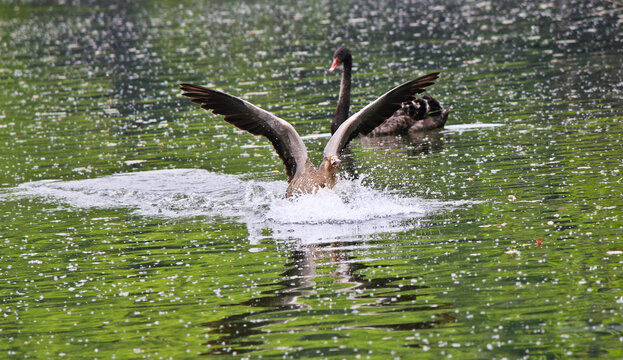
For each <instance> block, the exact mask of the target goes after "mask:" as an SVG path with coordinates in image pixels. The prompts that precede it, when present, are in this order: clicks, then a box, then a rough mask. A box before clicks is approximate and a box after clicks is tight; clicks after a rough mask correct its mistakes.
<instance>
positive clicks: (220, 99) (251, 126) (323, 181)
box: [180, 73, 439, 197]
mask: <svg viewBox="0 0 623 360" xmlns="http://www.w3.org/2000/svg"><path fill="white" fill-rule="evenodd" d="M438 77H439V73H432V74H428V75H424V76H422V77H419V78H417V79H415V80H411V81H409V82H406V83H404V84H402V85H399V86H397V87H395V88H394V89H392V90H390V91H388V92H387V93H385V94H384V95H383V96H381V97H379V98H378V99H376V100H374V101H373V102H371V103H370V104H368V105H367V106H366V107H364V108H363V109H361V110H360V111H359V112H357V113H356V114H354V115H352V116H351V117H349V118H348V119H345V121H343V123H342V124H341V125H340V126H339V128H337V129H336V131H335V134H333V136H331V138H330V139H329V142H328V143H327V145H326V146H325V148H324V153H323V160H322V163H321V164H320V166H319V167H318V169H316V167H315V166H314V165H313V164H312V163H311V161H310V160H309V158H308V157H307V148H306V147H305V144H303V140H302V139H301V137H300V136H299V134H298V133H297V132H296V130H294V127H292V125H290V124H289V123H288V122H286V121H285V120H282V119H280V118H278V117H277V116H275V115H273V114H271V113H269V112H268V111H265V110H262V109H260V108H259V107H257V106H255V105H253V104H251V103H249V102H247V101H245V100H242V99H240V98H237V97H235V96H232V95H229V94H226V93H224V92H221V91H217V90H212V89H209V88H206V87H203V86H199V85H192V84H180V89H182V91H184V93H182V95H184V96H187V97H189V98H191V101H192V102H194V103H196V104H199V105H201V107H202V108H203V109H205V110H206V111H207V110H212V112H213V113H214V114H219V115H224V116H225V119H224V120H225V121H227V122H228V123H230V124H232V125H234V126H236V127H238V128H240V129H242V130H246V131H248V132H250V133H251V134H253V135H263V136H265V137H266V138H267V139H268V140H270V142H271V143H272V144H273V147H274V148H275V150H276V151H277V154H278V155H279V157H280V158H281V160H282V161H283V163H284V165H285V167H286V175H287V176H288V189H287V191H286V197H290V196H292V195H296V194H299V193H314V192H315V191H316V190H317V189H318V188H321V187H328V188H332V187H333V186H334V185H335V183H336V181H337V180H338V176H337V172H338V169H339V166H340V154H341V152H342V150H343V149H344V148H345V147H346V145H348V143H349V142H350V140H352V139H353V138H354V137H355V136H357V135H358V134H360V133H361V134H364V135H366V134H369V133H370V132H371V131H372V130H374V129H375V128H376V127H377V126H379V125H380V124H382V123H383V122H384V121H385V120H386V119H387V118H388V117H390V116H391V115H392V114H393V113H394V112H396V110H398V109H399V108H400V106H401V104H402V103H403V102H405V101H410V100H413V99H414V98H415V96H416V94H419V93H422V92H423V91H424V90H425V88H426V87H427V86H431V85H433V84H434V81H435V80H436V79H437V78H438Z"/></svg>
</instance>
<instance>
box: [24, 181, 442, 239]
mask: <svg viewBox="0 0 623 360" xmlns="http://www.w3.org/2000/svg"><path fill="white" fill-rule="evenodd" d="M286 187H287V184H286V183H285V182H283V181H275V182H256V181H244V180H242V179H240V178H239V177H237V176H234V175H223V174H216V173H212V172H209V171H206V170H199V169H176V170H157V171H144V172H136V173H127V174H119V175H112V176H106V177H101V178H95V179H89V180H77V181H55V180H44V181H36V182H30V183H25V184H22V185H19V186H18V187H17V188H16V189H15V191H14V192H12V194H13V195H18V196H35V197H43V198H45V199H47V200H49V201H52V202H62V203H66V204H68V205H70V206H73V207H78V208H93V207H95V208H128V209H131V211H133V212H135V213H137V214H139V215H142V216H147V217H150V216H156V217H169V218H175V217H196V216H207V217H213V216H221V217H230V218H234V219H237V220H240V221H242V222H244V223H246V224H247V229H248V231H249V235H250V236H249V238H250V239H251V241H252V242H257V241H258V240H260V239H261V238H264V237H267V236H269V237H272V238H280V239H296V240H299V241H301V242H302V243H316V242H328V241H336V240H339V239H345V238H346V239H353V238H357V237H360V236H366V235H371V234H375V233H381V232H395V231H400V230H406V229H409V228H414V227H418V226H419V219H421V218H422V217H423V216H424V215H426V214H427V213H430V212H432V211H435V210H437V209H439V208H441V207H443V206H448V205H450V204H443V203H441V202H437V201H434V200H424V199H419V198H410V197H401V196H399V195H396V194H391V193H387V192H381V191H377V190H374V189H370V188H368V187H366V186H364V185H362V184H361V182H360V181H342V182H340V183H338V185H337V186H335V188H333V189H321V190H320V191H319V192H318V193H316V194H313V195H303V196H299V197H297V198H294V199H286V198H284V197H283V194H284V193H285V190H286ZM414 220H415V221H414ZM266 234H269V235H266Z"/></svg>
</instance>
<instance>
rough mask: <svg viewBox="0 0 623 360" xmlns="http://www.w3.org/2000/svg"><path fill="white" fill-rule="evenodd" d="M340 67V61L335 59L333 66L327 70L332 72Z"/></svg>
mask: <svg viewBox="0 0 623 360" xmlns="http://www.w3.org/2000/svg"><path fill="white" fill-rule="evenodd" d="M338 65H340V60H338V59H337V58H335V59H333V64H331V67H330V68H329V71H333V70H335V68H336V67H337V66H338Z"/></svg>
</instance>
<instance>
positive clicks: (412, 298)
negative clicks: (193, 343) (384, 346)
mask: <svg viewBox="0 0 623 360" xmlns="http://www.w3.org/2000/svg"><path fill="white" fill-rule="evenodd" d="M287 246H288V247H289V248H290V249H289V250H288V251H289V254H290V255H289V260H290V261H289V262H288V263H287V264H285V269H284V271H283V272H282V273H281V274H280V277H279V278H280V279H281V280H280V281H278V282H276V283H266V284H264V285H263V286H265V287H267V288H268V289H267V290H265V291H263V292H262V293H261V294H260V295H259V296H257V297H254V298H252V299H249V300H245V301H243V302H239V303H235V304H231V306H232V307H238V306H245V307H248V308H250V309H249V310H248V311H246V312H244V313H241V314H236V315H231V316H227V317H224V318H222V319H219V320H216V321H211V322H206V323H204V324H202V326H204V327H206V328H208V330H207V334H208V336H209V338H210V340H208V341H207V342H205V344H204V345H205V346H207V347H209V350H207V351H206V352H205V353H203V354H202V355H219V354H234V353H235V354H237V355H238V354H244V353H249V352H255V351H257V349H258V347H259V348H261V346H262V345H264V344H266V343H267V342H266V340H265V339H266V338H267V337H269V336H280V334H284V333H287V334H292V333H299V334H300V335H299V337H301V338H304V339H305V338H307V337H306V336H305V335H304V334H305V333H312V332H315V331H316V330H318V329H320V328H325V329H324V330H327V329H326V328H331V329H333V330H334V331H339V330H344V329H357V328H361V329H363V328H366V329H369V328H377V329H384V330H386V331H389V332H393V331H404V330H418V329H430V328H434V327H436V326H439V325H441V324H445V323H449V322H453V321H455V318H454V316H453V315H451V312H450V309H449V308H450V306H449V305H448V304H439V303H437V304H430V305H423V304H421V303H420V304H417V301H418V298H419V297H421V296H424V297H426V296H427V295H430V294H428V293H427V289H428V286H426V285H417V284H414V281H411V280H412V279H415V277H404V276H403V277H395V276H392V275H389V276H378V277H377V276H375V277H369V276H367V275H364V273H366V272H370V271H367V270H372V272H373V273H375V274H377V273H383V272H376V271H374V270H381V269H383V268H387V267H389V266H390V265H387V264H377V265H370V264H367V263H366V262H364V261H361V260H357V259H358V256H356V255H355V254H354V252H353V249H362V248H365V247H366V246H369V245H368V244H366V243H365V242H355V243H348V244H344V243H340V242H329V243H324V244H312V245H302V244H300V243H298V244H297V243H289V244H288V245H287ZM327 268H331V269H332V271H327ZM389 273H391V271H390V272H389ZM405 283H407V284H408V285H405ZM275 286H278V287H279V289H278V290H274V289H273V288H274V287H275ZM336 295H338V297H337V298H335V296H336ZM344 301H348V302H351V303H352V305H351V306H350V307H349V309H350V310H347V313H344V312H343V310H340V312H339V313H336V312H335V311H333V310H331V308H332V307H331V305H330V304H326V302H335V303H338V302H344ZM420 302H421V300H420ZM318 303H320V304H318ZM317 304H318V305H317ZM340 308H341V306H340ZM422 311H426V315H424V314H422V315H421V316H413V317H410V318H411V319H413V318H417V319H418V321H405V322H396V323H388V324H378V323H375V322H374V321H373V320H372V318H370V317H361V315H364V314H365V315H372V314H380V313H387V312H407V313H408V312H422ZM431 311H433V312H435V316H432V317H431V315H430V312H431ZM344 316H346V320H345V317H344ZM298 318H313V319H314V320H313V322H312V323H313V325H300V326H297V325H296V323H295V322H294V321H296V320H297V319H298ZM290 322H294V323H293V324H294V325H286V324H288V323H290ZM302 323H303V324H309V321H303V322H302ZM310 341H311V340H310ZM284 345H285V344H284ZM291 355H292V356H294V357H297V355H296V349H293V352H292V353H291ZM301 356H303V354H301Z"/></svg>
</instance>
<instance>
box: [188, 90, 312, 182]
mask: <svg viewBox="0 0 623 360" xmlns="http://www.w3.org/2000/svg"><path fill="white" fill-rule="evenodd" d="M180 89H182V91H184V93H183V94H182V95H184V96H187V97H189V98H190V99H191V101H192V102H194V103H196V104H199V105H201V108H203V109H205V110H206V111H208V110H212V112H213V113H215V114H219V115H225V121H227V122H228V123H230V124H232V125H234V126H236V127H238V128H240V129H242V130H246V131H248V132H250V133H251V134H253V135H262V136H265V137H266V138H267V139H268V140H270V142H271V143H272V144H273V147H274V148H275V151H276V152H277V154H278V155H279V157H280V158H281V160H282V161H283V163H284V165H285V167H286V175H287V176H288V181H290V180H292V178H293V177H294V176H295V175H296V174H297V173H298V172H302V171H303V170H304V169H305V163H306V162H307V148H306V147H305V144H303V140H302V139H301V137H300V136H299V134H298V133H297V132H296V130H294V127H292V125H290V124H289V123H288V122H287V121H285V120H283V119H280V118H278V117H277V116H275V115H273V114H271V113H269V112H268V111H265V110H262V109H260V108H259V107H257V106H255V105H253V104H251V103H250V102H248V101H244V100H242V99H240V98H238V97H235V96H232V95H229V94H226V93H224V92H221V91H218V90H213V89H209V88H206V87H203V86H200V85H193V84H180Z"/></svg>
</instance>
